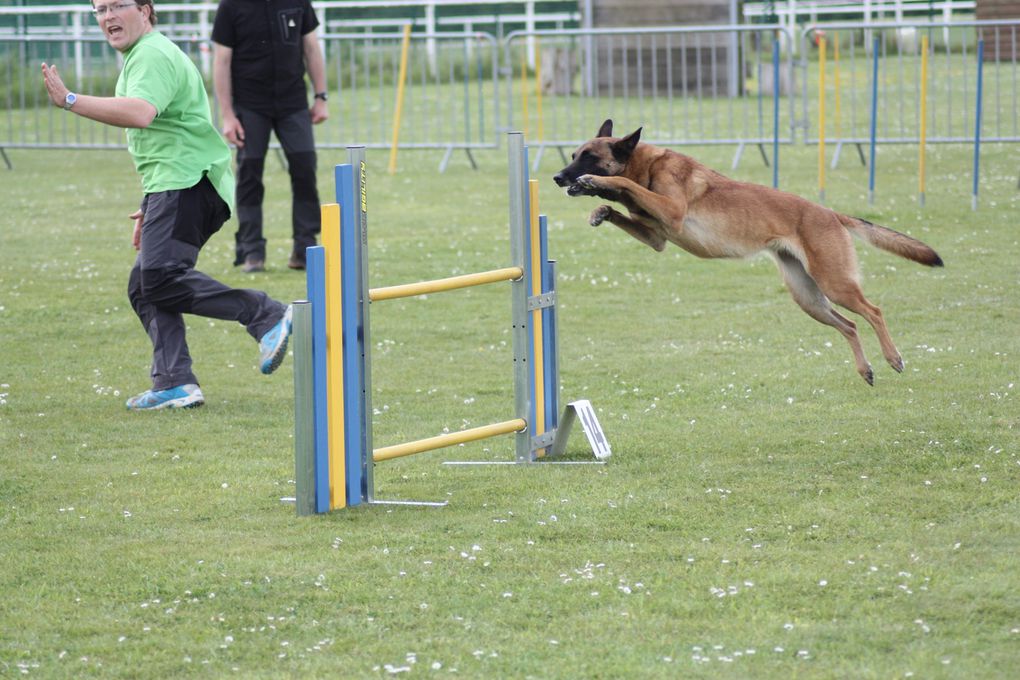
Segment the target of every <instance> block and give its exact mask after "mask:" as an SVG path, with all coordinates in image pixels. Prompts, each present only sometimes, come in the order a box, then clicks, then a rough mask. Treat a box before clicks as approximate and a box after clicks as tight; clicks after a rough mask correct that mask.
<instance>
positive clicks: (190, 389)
mask: <svg viewBox="0 0 1020 680" xmlns="http://www.w3.org/2000/svg"><path fill="white" fill-rule="evenodd" d="M204 403H205V397H203V396H202V390H201V389H199V387H198V385H194V384H192V385H179V386H177V387H171V388H170V389H168V390H159V391H155V392H154V391H152V390H148V391H147V392H142V393H141V394H139V395H137V396H135V397H131V398H130V399H128V400H127V404H126V405H127V407H128V410H129V411H158V410H159V409H161V408H195V407H197V406H201V405H202V404H204Z"/></svg>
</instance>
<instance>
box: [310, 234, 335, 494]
mask: <svg viewBox="0 0 1020 680" xmlns="http://www.w3.org/2000/svg"><path fill="white" fill-rule="evenodd" d="M305 252H306V259H307V262H306V265H305V266H306V267H307V268H308V269H307V284H306V285H307V288H308V290H307V293H308V300H309V302H310V303H311V305H312V385H313V390H314V398H313V399H312V403H313V404H314V414H315V415H314V421H315V437H314V441H315V511H316V512H329V436H328V435H329V413H328V411H327V408H326V399H327V396H326V395H327V390H326V249H325V248H323V247H322V246H314V247H312V248H308V249H307V250H306V251H305Z"/></svg>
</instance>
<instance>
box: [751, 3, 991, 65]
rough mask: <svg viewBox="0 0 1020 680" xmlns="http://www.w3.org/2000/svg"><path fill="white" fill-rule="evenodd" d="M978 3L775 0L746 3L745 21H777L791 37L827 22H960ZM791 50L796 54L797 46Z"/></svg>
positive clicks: (970, 14)
mask: <svg viewBox="0 0 1020 680" xmlns="http://www.w3.org/2000/svg"><path fill="white" fill-rule="evenodd" d="M976 4H977V3H976V2H975V0H938V1H936V2H933V1H931V0H862V1H861V2H847V1H846V0H775V2H747V3H744V7H743V15H744V18H745V19H763V20H765V21H766V22H770V21H773V20H774V21H775V22H776V23H778V24H780V25H782V26H783V27H785V28H786V29H787V30H788V31H789V32H790V35H793V34H795V33H796V32H797V26H798V25H799V24H800V25H803V24H819V23H824V22H826V21H863V22H864V23H871V22H873V21H881V20H885V19H893V20H895V21H903V20H904V17H908V16H911V17H916V16H917V15H919V14H929V13H931V12H938V13H940V16H939V17H937V18H936V17H934V16H933V17H932V20H933V21H935V22H939V23H945V24H948V23H951V22H952V21H953V13H954V12H955V13H956V14H957V16H958V18H959V15H960V14H963V15H965V16H964V17H963V18H965V19H973V17H974V8H975V5H976ZM790 48H791V49H792V50H793V52H794V53H796V50H797V45H791V46H790Z"/></svg>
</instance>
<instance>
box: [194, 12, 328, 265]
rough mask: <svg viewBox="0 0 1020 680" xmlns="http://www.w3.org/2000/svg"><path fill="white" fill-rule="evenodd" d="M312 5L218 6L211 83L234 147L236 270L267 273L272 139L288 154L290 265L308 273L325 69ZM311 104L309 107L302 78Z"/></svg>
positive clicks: (315, 227) (314, 223)
mask: <svg viewBox="0 0 1020 680" xmlns="http://www.w3.org/2000/svg"><path fill="white" fill-rule="evenodd" d="M318 25H319V20H318V18H317V17H316V16H315V11H314V10H313V9H312V4H311V2H310V0H220V4H219V7H218V8H217V10H216V19H215V22H214V23H213V34H212V39H213V45H214V57H213V81H214V87H215V91H216V98H217V99H218V100H219V106H220V113H221V115H222V118H223V135H224V136H225V137H226V138H227V141H228V142H230V143H231V144H233V145H234V146H236V147H237V220H238V229H237V234H236V235H235V242H236V245H235V259H234V265H235V266H237V265H243V268H244V271H245V272H254V271H262V270H263V269H265V260H266V240H265V237H264V236H263V233H262V199H263V196H264V194H265V187H264V186H263V184H262V174H263V170H264V168H265V160H266V151H267V149H268V147H269V133H270V132H271V131H272V132H275V133H276V138H277V139H278V140H279V142H280V145H281V146H282V147H283V151H284V153H285V154H286V156H287V167H288V170H289V172H290V186H291V193H292V197H293V204H292V210H291V219H292V227H293V236H294V247H293V250H292V252H291V256H290V260H289V262H288V263H287V265H288V266H289V267H290V268H291V269H304V268H305V248H307V247H308V246H314V245H315V235H316V234H317V233H318V232H319V212H320V209H319V192H318V190H317V188H316V184H315V163H316V156H315V140H314V138H313V136H312V125H315V124H318V123H321V122H322V121H324V120H326V118H328V116H329V113H328V111H327V108H326V67H325V63H324V61H323V58H322V50H321V49H320V48H319V41H318V39H317V38H316V34H315V33H316V31H315V29H316V28H317V27H318ZM306 70H307V73H308V76H309V78H310V79H311V81H312V86H313V87H314V92H315V98H314V100H313V103H312V106H311V108H310V109H309V107H308V93H307V91H306V89H305V72H306Z"/></svg>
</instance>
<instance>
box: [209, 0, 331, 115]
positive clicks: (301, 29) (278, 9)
mask: <svg viewBox="0 0 1020 680" xmlns="http://www.w3.org/2000/svg"><path fill="white" fill-rule="evenodd" d="M318 25H319V20H318V18H316V16H315V10H314V9H312V3H311V2H310V0H220V5H219V7H218V8H217V10H216V20H215V21H214V23H213V34H212V39H213V42H216V43H219V44H220V45H223V46H225V47H229V48H231V49H232V50H233V54H232V59H231V62H230V77H231V85H232V88H233V96H234V104H235V105H236V106H242V107H244V108H248V109H253V110H255V111H258V112H259V113H264V114H267V115H283V114H287V113H293V112H294V111H298V110H300V109H302V108H307V107H308V93H307V91H306V90H305V62H304V52H303V48H302V37H303V36H305V35H306V34H308V33H310V32H311V31H314V30H315V29H316V28H317V27H318Z"/></svg>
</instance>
